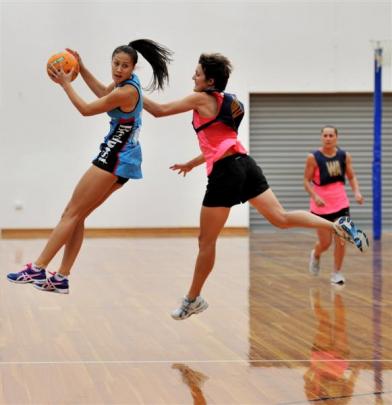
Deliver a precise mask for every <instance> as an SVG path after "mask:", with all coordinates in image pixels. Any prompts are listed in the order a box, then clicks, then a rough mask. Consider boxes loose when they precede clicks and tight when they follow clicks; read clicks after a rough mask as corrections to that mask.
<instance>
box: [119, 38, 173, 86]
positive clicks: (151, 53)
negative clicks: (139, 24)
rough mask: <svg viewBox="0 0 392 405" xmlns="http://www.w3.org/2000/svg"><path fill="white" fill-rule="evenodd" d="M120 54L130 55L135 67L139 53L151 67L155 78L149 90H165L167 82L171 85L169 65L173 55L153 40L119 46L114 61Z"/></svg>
mask: <svg viewBox="0 0 392 405" xmlns="http://www.w3.org/2000/svg"><path fill="white" fill-rule="evenodd" d="M120 52H124V53H126V54H128V55H129V57H130V58H131V61H132V62H133V64H134V65H136V63H137V60H138V52H139V53H140V54H141V55H142V56H143V57H144V59H146V60H147V62H148V63H149V64H150V65H151V67H152V71H153V78H152V81H151V84H150V85H149V86H148V88H147V89H148V90H156V89H163V87H164V84H165V82H166V83H169V72H168V70H167V64H168V63H170V62H171V61H172V55H173V52H172V51H171V50H170V49H168V48H166V47H165V46H163V45H161V44H158V43H157V42H154V41H152V40H151V39H137V40H135V41H131V42H130V43H129V44H128V45H121V46H118V47H117V48H116V49H115V50H114V51H113V53H112V59H113V57H114V56H115V55H116V54H118V53H120Z"/></svg>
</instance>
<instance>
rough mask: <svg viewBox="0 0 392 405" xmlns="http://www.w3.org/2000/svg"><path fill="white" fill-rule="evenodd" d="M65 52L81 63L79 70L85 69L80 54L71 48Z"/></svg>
mask: <svg viewBox="0 0 392 405" xmlns="http://www.w3.org/2000/svg"><path fill="white" fill-rule="evenodd" d="M65 50H66V51H67V52H69V53H70V54H71V55H73V56H74V57H75V59H76V60H77V61H78V63H79V68H80V69H82V67H84V65H83V61H82V58H81V57H80V55H79V53H78V52H77V51H74V50H73V49H70V48H65Z"/></svg>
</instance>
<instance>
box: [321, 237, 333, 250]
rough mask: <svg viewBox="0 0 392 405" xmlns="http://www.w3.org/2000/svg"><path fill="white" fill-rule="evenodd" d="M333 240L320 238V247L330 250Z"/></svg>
mask: <svg viewBox="0 0 392 405" xmlns="http://www.w3.org/2000/svg"><path fill="white" fill-rule="evenodd" d="M331 242H332V241H331V240H319V242H318V243H319V247H320V249H321V250H322V251H324V250H328V249H329V247H330V246H331Z"/></svg>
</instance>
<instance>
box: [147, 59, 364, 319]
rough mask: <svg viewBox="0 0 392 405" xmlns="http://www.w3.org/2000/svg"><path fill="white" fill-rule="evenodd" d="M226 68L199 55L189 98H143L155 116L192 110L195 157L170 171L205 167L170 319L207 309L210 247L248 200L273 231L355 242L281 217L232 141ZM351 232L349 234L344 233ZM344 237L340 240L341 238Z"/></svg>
mask: <svg viewBox="0 0 392 405" xmlns="http://www.w3.org/2000/svg"><path fill="white" fill-rule="evenodd" d="M231 70H232V66H231V63H230V61H229V60H228V59H227V58H226V57H225V56H223V55H221V54H202V55H201V56H200V58H199V62H198V64H197V66H196V70H195V73H194V75H193V81H194V88H193V93H192V94H190V95H188V96H187V97H185V98H183V99H181V100H178V101H173V102H169V103H166V104H158V103H156V102H154V101H152V100H150V99H149V98H147V97H144V108H145V109H146V110H147V111H148V112H149V113H151V114H152V115H154V116H155V117H163V116H167V115H173V114H179V113H184V112H186V111H193V126H194V128H195V130H196V132H197V135H198V140H199V145H200V149H201V151H202V153H201V155H199V156H198V157H196V158H194V159H192V160H190V161H189V162H187V163H184V164H175V165H173V166H172V167H171V169H172V170H176V171H178V173H179V174H180V173H182V174H183V175H184V176H185V175H186V174H187V173H188V172H189V171H191V170H192V169H193V168H194V167H196V166H198V165H200V164H202V163H204V162H206V167H207V175H208V184H207V190H206V194H205V196H204V200H203V204H202V208H201V214H200V234H199V253H198V256H197V260H196V265H195V270H194V275H193V280H192V283H191V286H190V289H189V291H188V293H187V295H186V296H185V297H184V299H183V301H182V305H181V306H180V307H179V308H177V309H176V310H174V311H173V312H172V317H173V318H174V319H185V318H188V317H189V316H190V315H192V314H196V313H199V312H202V311H204V310H205V309H206V308H207V307H208V304H207V302H206V301H205V300H204V299H203V298H202V297H201V296H200V292H201V289H202V287H203V285H204V282H205V281H206V279H207V277H208V275H209V274H210V272H211V270H212V268H213V266H214V261H215V245H216V241H217V238H218V236H219V233H220V232H221V230H222V228H223V226H224V225H225V222H226V220H227V218H228V216H229V213H230V208H231V207H232V206H234V205H236V204H240V203H244V202H246V201H249V202H250V204H252V205H253V206H254V207H255V208H256V209H257V211H258V212H259V213H260V214H261V215H263V216H264V217H265V218H266V219H267V220H268V221H269V222H270V223H271V224H273V225H275V226H277V227H279V228H291V227H304V228H318V229H323V230H325V231H326V232H333V231H334V230H335V231H336V232H338V233H339V234H341V235H342V237H350V238H352V239H354V238H355V237H356V235H355V234H353V233H352V232H351V231H347V229H349V230H351V229H352V230H353V231H354V232H356V229H355V227H354V225H353V224H352V227H351V226H350V227H349V228H347V227H346V229H344V227H342V226H340V225H336V224H334V223H332V222H330V221H327V220H326V219H324V218H321V217H318V216H316V215H314V214H311V213H310V212H307V211H292V212H287V211H285V209H284V208H283V207H282V206H281V204H280V203H279V201H278V199H277V198H276V197H275V195H274V193H273V192H272V190H271V189H270V187H269V185H268V183H267V180H266V179H265V177H264V175H263V172H262V170H261V168H260V167H259V166H258V165H257V164H256V162H255V161H254V160H253V159H252V158H251V157H250V156H249V155H248V154H247V153H246V150H245V148H244V147H243V145H242V144H241V143H240V141H239V140H238V139H237V129H238V125H239V123H240V121H241V118H242V116H243V114H244V111H243V106H242V104H241V103H240V102H239V101H238V100H237V98H236V97H235V96H234V95H230V94H228V93H223V91H224V90H225V88H226V84H227V81H228V79H229V76H230V73H231ZM350 232H351V233H350ZM344 235H346V236H344Z"/></svg>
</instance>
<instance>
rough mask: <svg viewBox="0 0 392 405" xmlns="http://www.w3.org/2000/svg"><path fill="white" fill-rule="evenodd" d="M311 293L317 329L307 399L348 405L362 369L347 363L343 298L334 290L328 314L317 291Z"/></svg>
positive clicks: (306, 383)
mask: <svg viewBox="0 0 392 405" xmlns="http://www.w3.org/2000/svg"><path fill="white" fill-rule="evenodd" d="M310 293H311V302H312V309H313V313H314V316H315V317H316V320H317V329H316V332H315V335H314V339H313V346H312V350H311V356H310V364H309V368H308V370H307V371H306V373H305V375H304V382H305V394H306V398H307V399H308V400H311V401H314V400H326V399H328V400H329V402H328V403H330V404H332V403H333V404H339V405H341V404H346V403H349V402H350V401H351V399H352V395H353V392H354V385H355V382H356V380H357V378H358V375H359V368H358V367H356V366H355V363H353V364H351V365H350V362H349V360H348V359H349V356H350V346H349V342H348V339H347V329H346V311H345V306H344V301H343V297H342V295H341V293H340V291H339V290H336V289H332V290H331V295H332V297H331V300H332V306H331V310H330V311H329V310H327V309H325V307H324V306H323V303H322V302H321V298H320V290H319V289H318V288H317V289H313V290H311V291H310ZM329 306H330V305H329ZM332 400H333V402H330V401H332Z"/></svg>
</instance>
